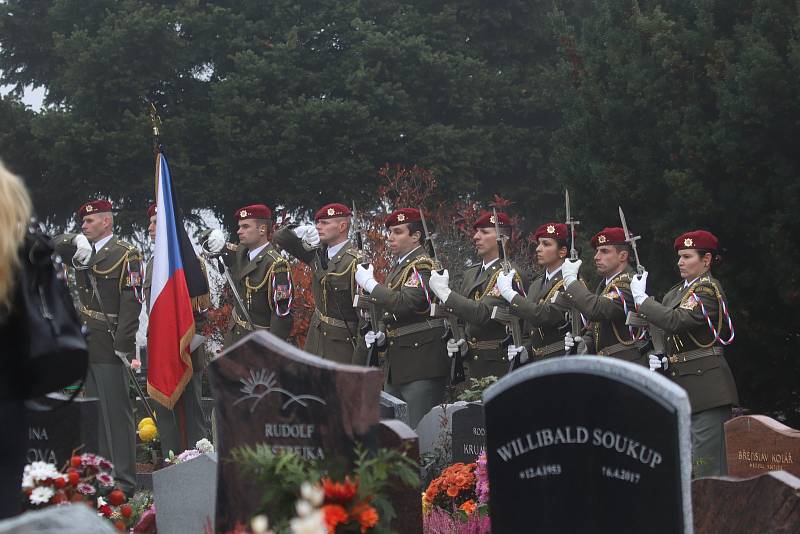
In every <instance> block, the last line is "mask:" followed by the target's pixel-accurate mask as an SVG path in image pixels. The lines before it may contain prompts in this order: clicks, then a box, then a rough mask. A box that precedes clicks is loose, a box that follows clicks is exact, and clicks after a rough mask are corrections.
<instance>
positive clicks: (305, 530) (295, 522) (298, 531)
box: [289, 510, 328, 534]
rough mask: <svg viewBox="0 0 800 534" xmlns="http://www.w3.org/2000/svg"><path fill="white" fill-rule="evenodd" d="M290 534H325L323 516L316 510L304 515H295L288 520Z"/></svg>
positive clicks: (326, 530)
mask: <svg viewBox="0 0 800 534" xmlns="http://www.w3.org/2000/svg"><path fill="white" fill-rule="evenodd" d="M289 527H290V528H291V531H292V534H327V532H328V529H327V528H326V527H325V517H324V516H323V515H322V511H320V510H317V511H316V512H314V513H311V514H309V515H307V516H305V517H295V518H294V519H292V520H291V521H290V522H289Z"/></svg>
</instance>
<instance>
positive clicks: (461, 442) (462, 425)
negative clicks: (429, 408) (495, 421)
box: [452, 403, 486, 463]
mask: <svg viewBox="0 0 800 534" xmlns="http://www.w3.org/2000/svg"><path fill="white" fill-rule="evenodd" d="M452 434H453V462H464V463H470V462H474V461H475V458H477V457H478V455H479V454H480V453H481V451H483V450H484V449H485V448H486V425H485V424H484V418H483V405H482V404H480V403H469V404H468V405H467V407H466V408H464V409H463V410H458V411H457V412H453V426H452Z"/></svg>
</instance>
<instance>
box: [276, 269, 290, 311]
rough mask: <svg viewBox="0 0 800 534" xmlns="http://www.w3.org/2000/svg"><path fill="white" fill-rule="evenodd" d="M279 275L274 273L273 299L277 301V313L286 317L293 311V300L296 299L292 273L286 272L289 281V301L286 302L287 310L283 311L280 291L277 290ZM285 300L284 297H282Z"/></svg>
mask: <svg viewBox="0 0 800 534" xmlns="http://www.w3.org/2000/svg"><path fill="white" fill-rule="evenodd" d="M276 278H277V277H276V276H275V275H272V301H273V302H274V303H275V313H276V314H277V316H278V317H286V316H287V315H289V313H290V312H291V311H292V301H293V300H294V291H292V273H290V272H288V271H287V272H286V279H287V280H288V281H289V289H288V291H289V302H288V303H287V304H286V311H283V312H282V311H281V306H280V304H279V300H278V293H277V292H276V291H275V289H276V282H275V279H276ZM281 300H283V299H281Z"/></svg>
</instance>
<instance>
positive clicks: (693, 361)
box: [631, 230, 739, 477]
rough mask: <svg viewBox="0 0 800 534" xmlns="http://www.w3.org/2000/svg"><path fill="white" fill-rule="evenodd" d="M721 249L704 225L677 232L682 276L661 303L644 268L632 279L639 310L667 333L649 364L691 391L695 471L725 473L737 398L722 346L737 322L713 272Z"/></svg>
mask: <svg viewBox="0 0 800 534" xmlns="http://www.w3.org/2000/svg"><path fill="white" fill-rule="evenodd" d="M717 249H718V241H717V238H716V237H715V236H714V235H713V234H712V233H710V232H706V231H705V230H696V231H694V232H687V233H685V234H682V235H680V236H678V238H677V239H676V240H675V250H676V251H677V253H678V270H679V271H680V274H681V278H682V281H681V282H679V283H678V284H677V285H676V286H674V287H673V288H672V289H670V290H669V291H668V292H667V294H666V295H664V299H663V300H662V302H661V304H659V303H658V302H657V301H656V300H655V299H654V298H652V297H648V296H647V293H646V292H645V289H646V283H647V273H646V272H645V273H644V274H643V275H642V276H641V277H634V278H633V280H632V281H631V293H632V294H633V299H634V302H635V303H636V305H637V306H638V309H639V312H640V314H641V315H642V316H643V318H644V319H646V320H647V321H648V322H650V324H651V325H653V326H654V327H655V328H652V327H651V335H652V336H661V335H665V336H666V337H665V342H666V343H665V352H666V355H651V356H650V369H652V370H655V369H663V370H664V371H665V372H666V375H667V376H668V377H669V378H671V379H672V380H674V381H675V382H676V383H677V384H678V385H680V386H682V387H683V388H684V389H685V390H686V392H687V393H688V394H689V402H690V403H691V406H692V456H693V460H694V476H695V477H701V476H715V475H724V474H725V473H726V471H727V467H726V463H725V440H724V436H723V424H724V423H725V421H726V420H727V419H729V418H730V415H731V406H732V405H734V404H737V403H738V402H739V399H738V396H737V393H736V384H735V382H734V380H733V375H732V374H731V370H730V368H729V367H728V363H727V361H726V360H725V357H724V356H723V347H724V346H725V345H728V344H730V343H731V342H732V341H733V337H734V332H733V324H732V323H731V320H730V316H729V315H728V306H727V303H726V299H725V293H724V292H723V290H722V286H721V285H720V283H719V281H717V280H716V279H715V278H713V277H712V276H711V267H712V265H713V264H714V262H715V260H716V259H717V256H716V253H717ZM659 330H663V333H662V332H659ZM656 346H658V344H656Z"/></svg>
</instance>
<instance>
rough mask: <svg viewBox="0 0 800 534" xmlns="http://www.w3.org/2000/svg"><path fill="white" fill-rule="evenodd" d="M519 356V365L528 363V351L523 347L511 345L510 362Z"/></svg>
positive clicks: (509, 351) (509, 350) (509, 348)
mask: <svg viewBox="0 0 800 534" xmlns="http://www.w3.org/2000/svg"><path fill="white" fill-rule="evenodd" d="M517 354H519V363H525V362H527V361H528V349H526V348H525V347H523V346H521V345H520V346H517V345H509V346H508V361H512V360H513V359H514V358H516V357H517Z"/></svg>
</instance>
